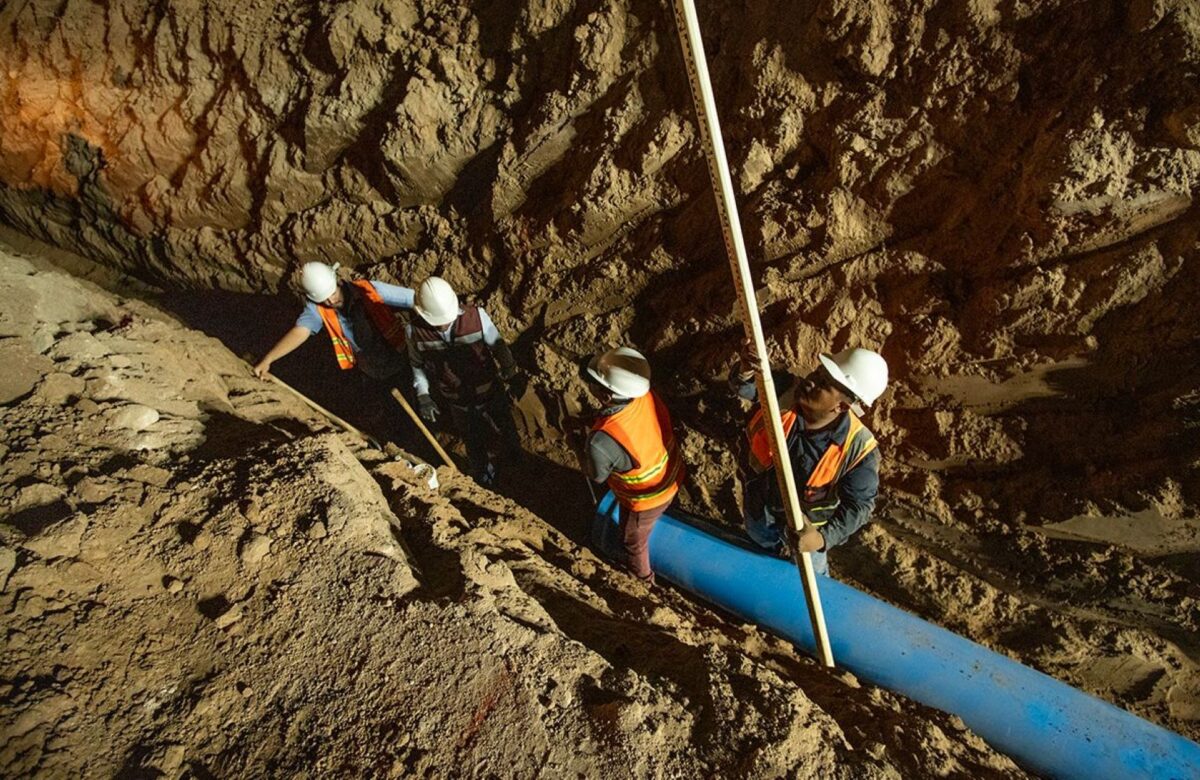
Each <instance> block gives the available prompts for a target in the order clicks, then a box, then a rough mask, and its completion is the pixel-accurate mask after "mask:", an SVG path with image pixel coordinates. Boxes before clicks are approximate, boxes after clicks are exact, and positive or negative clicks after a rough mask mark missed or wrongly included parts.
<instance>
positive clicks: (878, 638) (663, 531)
mask: <svg viewBox="0 0 1200 780" xmlns="http://www.w3.org/2000/svg"><path fill="white" fill-rule="evenodd" d="M596 511H597V518H596V519H597V521H598V522H597V524H596V527H595V529H594V531H595V532H596V541H597V543H598V544H600V546H601V548H602V549H604V550H605V551H607V552H610V553H613V552H616V551H619V550H620V545H619V542H618V540H617V538H616V537H617V534H616V533H615V530H616V522H617V505H616V501H615V499H614V498H613V495H612V493H609V494H608V495H607V496H605V497H604V499H603V500H602V501H601V502H600V505H599V507H598V508H597V510H596ZM684 518H685V516H683V515H682V514H681V513H679V512H675V511H672V512H671V513H670V514H667V515H664V516H663V517H662V518H661V519H660V520H659V521H658V524H657V525H655V527H654V531H653V533H651V535H650V565H651V566H652V567H653V569H654V571H655V574H656V575H657V576H659V577H662V578H664V579H667V580H669V581H670V582H673V583H674V584H676V585H678V586H679V587H681V588H684V589H685V590H687V591H690V592H691V593H694V594H696V595H697V596H699V597H701V598H702V599H704V600H705V601H708V602H710V603H712V604H715V605H717V606H719V607H721V608H723V609H726V610H728V611H730V612H732V613H734V614H736V615H738V616H740V617H742V618H744V619H746V620H747V621H751V622H754V623H756V624H758V625H760V626H762V627H764V628H766V629H768V630H770V631H772V632H773V633H776V634H778V635H779V636H782V637H784V638H786V639H789V640H791V641H792V642H794V643H796V644H797V645H799V646H800V647H801V648H802V649H804V650H805V651H807V652H808V653H810V654H811V653H813V652H814V643H813V635H812V626H811V625H810V624H809V620H808V611H807V610H806V609H805V606H804V590H803V588H802V587H801V585H800V579H799V575H798V574H797V571H796V567H795V565H794V564H793V563H792V562H791V561H786V560H781V559H779V558H775V557H772V556H769V555H764V554H762V553H759V552H756V551H755V550H753V549H751V548H750V546H749V543H748V542H745V541H742V540H740V539H739V538H738V537H735V536H734V535H732V534H729V533H727V532H723V531H721V530H718V529H716V528H715V527H713V526H711V525H709V524H707V523H704V522H703V521H700V520H697V519H695V518H690V517H686V519H684ZM818 580H819V582H820V586H821V602H822V604H823V606H824V608H825V620H826V621H827V625H828V626H829V635H830V639H831V641H832V643H833V656H834V658H835V659H836V660H837V663H838V666H840V667H842V668H844V669H847V670H849V671H851V672H853V673H854V674H855V675H857V676H858V677H860V678H861V679H863V680H867V681H868V682H871V683H873V684H875V685H878V686H881V687H884V688H887V689H889V690H893V691H896V692H898V693H901V694H903V695H905V696H907V697H908V698H910V699H913V700H915V701H919V702H921V703H922V704H927V705H929V706H931V707H936V708H937V709H939V710H943V711H945V712H949V713H953V714H955V715H958V716H959V717H960V718H962V719H963V722H965V723H966V724H967V726H969V727H970V728H971V729H972V730H973V731H974V732H975V733H976V734H978V735H979V736H981V737H983V738H984V739H985V740H987V742H988V743H989V744H990V745H991V746H992V747H994V748H995V749H996V750H999V751H1000V752H1002V753H1005V754H1006V755H1008V756H1010V757H1012V759H1013V760H1014V761H1016V762H1017V763H1018V764H1020V765H1022V766H1023V767H1025V768H1027V769H1029V770H1031V771H1033V772H1036V773H1038V774H1042V775H1046V776H1048V777H1062V778H1085V779H1086V780H1100V779H1101V778H1114V779H1115V778H1120V780H1129V778H1155V780H1195V779H1197V778H1200V745H1197V744H1196V743H1195V742H1192V741H1190V740H1187V739H1184V738H1183V737H1181V736H1179V735H1178V734H1175V733H1173V732H1170V731H1167V730H1166V729H1164V728H1162V727H1160V726H1156V725H1154V724H1153V723H1150V722H1148V721H1145V720H1142V719H1141V718H1139V717H1137V716H1135V715H1131V714H1130V713H1128V712H1125V711H1124V710H1122V709H1120V708H1118V707H1114V706H1113V705H1111V704H1109V703H1108V702H1104V701H1101V700H1100V699H1097V698H1096V697H1094V696H1090V695H1088V694H1086V693H1083V692H1082V691H1079V690H1076V689H1075V688H1072V687H1071V686H1069V685H1067V684H1065V683H1062V682H1059V681H1058V680H1055V679H1054V678H1052V677H1048V676H1046V675H1044V674H1042V673H1041V672H1038V671H1035V670H1033V669H1030V668H1029V667H1027V666H1023V665H1021V664H1019V663H1017V662H1016V661H1013V660H1011V659H1009V658H1006V657H1004V656H1002V655H1000V654H998V653H994V652H992V651H991V650H988V649H987V648H985V647H982V646H980V645H977V644H975V643H974V642H971V641H968V640H966V639H963V638H962V637H960V636H957V635H955V634H952V633H950V632H949V631H947V630H945V629H943V628H939V627H938V626H935V625H932V624H930V623H926V622H925V621H924V620H921V619H919V618H917V617H916V616H914V615H911V614H909V613H907V612H905V611H904V610H902V609H898V608H896V607H893V606H891V605H890V604H886V603H884V602H882V601H880V600H878V599H876V598H874V597H872V596H868V595H867V594H865V593H863V592H862V591H859V590H856V589H855V588H852V587H850V586H849V585H846V584H844V583H841V582H838V581H837V580H835V579H831V578H828V577H821V578H818Z"/></svg>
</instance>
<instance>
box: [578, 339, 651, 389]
mask: <svg viewBox="0 0 1200 780" xmlns="http://www.w3.org/2000/svg"><path fill="white" fill-rule="evenodd" d="M587 372H588V373H589V374H591V376H592V378H593V379H595V380H596V381H597V382H599V383H600V384H602V385H604V386H605V387H607V388H608V389H609V390H612V391H613V393H614V394H616V395H617V396H618V397H620V398H641V397H642V396H643V395H645V394H646V393H648V392H650V363H649V362H647V360H646V358H645V357H644V356H643V355H642V353H641V352H638V351H637V350H636V349H632V348H630V347H617V348H616V349H610V350H609V351H608V352H605V353H604V354H603V355H597V356H596V357H594V358H592V360H591V362H590V363H588V367H587Z"/></svg>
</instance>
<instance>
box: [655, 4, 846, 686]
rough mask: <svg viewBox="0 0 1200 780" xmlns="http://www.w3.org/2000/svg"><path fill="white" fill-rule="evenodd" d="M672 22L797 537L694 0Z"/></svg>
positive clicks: (828, 662) (820, 633) (803, 573)
mask: <svg viewBox="0 0 1200 780" xmlns="http://www.w3.org/2000/svg"><path fill="white" fill-rule="evenodd" d="M674 9H675V24H676V28H677V30H678V32H679V42H680V45H681V46H682V48H683V62H684V66H685V67H686V68H687V71H688V74H687V75H688V83H689V85H690V86H691V91H692V101H693V102H694V103H695V106H696V119H697V122H698V124H699V129H700V140H701V143H702V144H703V146H704V152H705V158H706V159H707V160H708V172H709V176H710V178H711V180H712V186H713V192H714V194H715V195H716V199H717V214H718V215H719V216H720V219H721V234H722V237H723V238H724V239H725V251H726V255H727V256H728V258H729V267H730V271H731V273H732V274H733V279H734V289H735V290H736V292H737V304H738V310H739V313H740V314H741V319H742V326H743V328H744V329H745V334H746V339H747V340H748V341H749V343H750V344H751V345H752V346H753V349H754V362H753V373H754V376H755V377H756V378H757V380H758V398H759V402H760V403H761V404H762V413H763V422H764V428H765V432H766V434H767V439H768V441H769V442H770V445H771V452H772V454H773V458H774V462H775V464H776V468H774V469H773V471H774V472H775V476H776V478H777V480H778V482H779V495H780V496H781V497H782V498H783V508H784V510H785V513H786V515H787V519H788V523H789V524H790V525H791V527H792V530H793V532H794V533H795V534H796V536H797V537H801V536H803V535H804V531H805V520H804V513H803V512H802V510H801V509H800V502H799V499H798V498H797V494H796V481H795V477H794V476H793V474H792V463H791V458H789V457H788V453H787V442H786V437H785V435H784V432H783V424H782V422H781V420H780V414H779V400H778V399H777V398H776V397H775V383H774V380H773V379H772V377H771V364H770V361H769V360H768V359H767V344H766V341H765V339H764V338H763V332H762V322H761V320H760V319H759V316H758V301H757V299H756V298H755V296H754V284H753V280H752V279H751V276H750V261H749V258H748V257H747V255H746V242H745V241H744V239H743V238H742V229H741V224H740V222H739V218H738V209H737V201H736V199H735V198H734V192H733V179H732V177H730V175H729V163H728V161H727V160H726V159H725V146H724V141H723V139H722V138H721V124H720V121H719V120H718V119H717V105H716V99H715V98H714V97H713V91H712V83H711V82H710V80H709V77H708V64H707V63H706V62H705V59H704V42H703V41H702V40H701V36H700V23H699V21H698V19H697V17H696V6H695V4H694V3H693V2H692V0H674ZM795 559H796V566H797V568H798V570H799V572H800V582H801V584H802V585H803V587H804V600H805V603H806V606H807V607H808V616H809V620H810V621H811V623H812V629H813V636H814V638H815V639H816V646H817V655H818V656H819V657H820V660H821V663H822V664H824V665H825V666H830V667H831V666H833V665H834V663H833V649H832V648H831V646H830V643H829V633H828V631H826V629H825V613H824V611H823V609H822V607H821V597H820V593H819V590H818V585H817V575H816V571H815V570H814V568H813V562H812V555H811V553H808V552H804V551H802V550H796V551H795Z"/></svg>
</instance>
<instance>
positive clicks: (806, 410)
mask: <svg viewBox="0 0 1200 780" xmlns="http://www.w3.org/2000/svg"><path fill="white" fill-rule="evenodd" d="M746 379H747V380H749V381H747V382H746V384H744V385H743V387H742V388H741V389H740V390H739V393H738V394H739V395H741V396H742V397H743V398H750V399H753V398H754V397H756V395H757V393H756V392H755V391H754V390H753V388H752V387H747V385H749V382H750V381H752V380H753V374H750V375H749V376H747V377H746ZM887 380H888V368H887V362H886V361H884V359H883V357H882V356H881V355H879V354H878V353H876V352H872V351H870V350H867V349H848V350H845V351H844V352H839V353H838V354H836V355H833V356H829V355H821V356H820V366H818V367H817V368H816V369H815V370H814V371H812V372H811V373H810V374H809V375H808V376H806V377H804V378H803V379H801V380H800V383H799V385H798V386H797V389H796V401H795V403H794V405H793V406H792V407H791V408H790V409H788V410H787V411H784V412H783V413H782V415H781V416H782V422H783V430H784V433H785V434H786V441H787V451H788V455H789V456H790V457H791V461H792V470H793V474H794V476H795V478H796V489H797V490H798V491H799V496H798V498H799V500H800V508H801V510H802V511H803V512H804V516H805V518H806V523H805V527H804V531H803V532H802V533H801V534H800V536H799V538H798V539H793V540H791V543H792V544H793V545H794V546H795V547H797V548H798V549H799V550H800V551H801V552H807V553H811V554H812V563H813V569H814V571H816V573H817V574H828V573H829V564H828V562H827V561H826V557H825V553H826V552H827V551H828V550H829V548H831V547H834V546H836V545H838V544H841V543H842V542H844V541H845V540H846V539H848V538H849V537H850V535H851V534H853V533H854V532H856V531H858V529H860V528H862V527H863V526H864V525H866V524H867V522H868V521H870V519H871V511H872V510H873V509H874V507H875V497H876V495H877V494H878V492H879V449H878V445H877V442H876V440H875V436H874V435H873V434H872V433H871V431H869V430H868V429H867V427H866V426H865V425H863V423H862V421H861V420H860V419H859V416H860V415H861V414H862V413H863V407H864V406H869V405H870V404H871V403H873V402H874V401H875V399H876V398H878V397H879V396H880V394H882V393H883V391H884V389H885V388H886V387H887ZM746 436H747V439H748V444H749V455H748V460H749V465H750V472H751V473H750V475H749V476H748V478H747V479H746V483H745V503H744V506H745V518H744V522H745V527H746V534H747V535H748V536H749V537H750V538H751V539H752V540H753V541H754V542H755V543H756V544H758V545H759V546H761V547H763V548H765V549H767V550H770V551H772V552H775V553H778V554H781V555H785V554H787V553H788V549H787V546H786V538H787V534H788V533H789V530H790V529H789V527H788V519H787V512H786V510H785V509H784V500H783V498H782V497H781V495H780V491H779V482H778V479H777V476H776V474H775V467H774V456H773V453H772V449H771V442H770V438H769V436H768V434H767V430H766V425H765V420H764V419H763V413H762V410H761V409H759V410H757V411H756V412H755V413H754V415H753V416H752V417H751V419H750V424H749V425H748V427H747V430H746Z"/></svg>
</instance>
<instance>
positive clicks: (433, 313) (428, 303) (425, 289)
mask: <svg viewBox="0 0 1200 780" xmlns="http://www.w3.org/2000/svg"><path fill="white" fill-rule="evenodd" d="M413 308H414V309H416V310H417V314H420V315H421V319H423V320H425V321H426V322H428V323H429V324H430V325H432V326H434V327H435V328H444V327H445V326H447V325H449V324H450V323H452V322H454V321H455V320H456V319H458V296H457V295H455V294H454V288H453V287H451V286H450V285H449V283H448V282H447V281H446V280H445V279H442V278H441V277H440V276H431V277H429V278H428V279H426V280H425V281H423V282H421V286H420V287H418V288H417V301H416V303H415V304H414V305H413Z"/></svg>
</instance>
